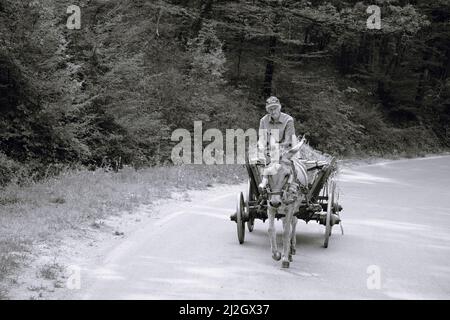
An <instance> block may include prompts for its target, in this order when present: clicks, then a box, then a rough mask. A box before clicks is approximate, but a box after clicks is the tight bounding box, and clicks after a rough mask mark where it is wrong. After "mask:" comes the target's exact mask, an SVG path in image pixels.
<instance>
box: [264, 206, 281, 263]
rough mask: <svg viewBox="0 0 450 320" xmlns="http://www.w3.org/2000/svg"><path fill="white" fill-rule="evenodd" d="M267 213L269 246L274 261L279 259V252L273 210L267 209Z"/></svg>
mask: <svg viewBox="0 0 450 320" xmlns="http://www.w3.org/2000/svg"><path fill="white" fill-rule="evenodd" d="M267 215H268V218H269V230H268V232H269V240H270V248H271V249H272V258H273V259H274V260H276V261H278V260H280V259H281V253H280V252H279V251H278V246H277V232H276V230H275V211H272V210H270V209H267Z"/></svg>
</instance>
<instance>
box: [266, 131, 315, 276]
mask: <svg viewBox="0 0 450 320" xmlns="http://www.w3.org/2000/svg"><path fill="white" fill-rule="evenodd" d="M303 143H304V139H303V140H302V141H301V142H300V143H298V144H297V145H296V146H295V147H293V148H292V149H290V150H288V151H286V152H284V153H283V154H282V156H281V157H280V160H279V162H277V161H272V162H271V163H270V164H269V165H268V166H267V167H265V168H264V170H263V179H262V182H261V184H260V185H259V187H260V189H262V190H264V189H265V190H266V191H267V192H266V194H267V195H268V201H267V216H268V220H269V229H268V233H269V240H270V247H271V250H272V258H273V259H274V260H276V261H279V260H280V259H281V260H282V263H281V266H282V268H289V262H292V255H295V246H296V234H295V233H296V226H297V220H298V219H297V217H295V216H294V213H295V212H296V211H298V208H299V206H300V204H301V202H302V200H303V199H304V198H305V194H304V192H305V190H306V188H307V186H308V175H307V170H306V167H305V166H304V164H302V163H301V162H300V161H292V160H293V159H292V157H293V156H294V155H295V154H296V153H297V152H298V151H299V150H300V148H301V146H302V145H303ZM277 213H278V215H281V216H283V217H282V221H283V250H282V254H281V253H280V252H279V251H278V246H277V238H276V230H275V216H276V214H277Z"/></svg>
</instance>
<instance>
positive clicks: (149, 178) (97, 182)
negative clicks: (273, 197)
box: [0, 165, 247, 299]
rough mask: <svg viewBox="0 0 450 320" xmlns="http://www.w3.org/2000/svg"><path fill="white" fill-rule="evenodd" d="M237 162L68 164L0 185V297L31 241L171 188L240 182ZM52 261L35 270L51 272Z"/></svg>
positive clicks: (4, 294)
mask: <svg viewBox="0 0 450 320" xmlns="http://www.w3.org/2000/svg"><path fill="white" fill-rule="evenodd" d="M246 176H247V174H246V171H245V168H244V167H243V166H242V165H217V166H206V165H188V166H178V167H158V168H147V169H142V170H134V169H132V168H128V167H127V168H124V169H122V170H120V171H119V172H117V173H116V172H111V171H104V170H102V169H99V170H96V171H88V170H74V171H66V172H63V173H62V174H61V175H59V176H57V177H54V178H49V179H47V180H44V181H41V182H39V183H33V184H30V185H28V186H25V187H19V186H17V185H9V186H7V187H4V188H3V189H0V299H6V298H7V287H8V280H9V276H10V275H11V274H13V273H14V271H15V270H17V268H18V267H20V266H21V265H23V264H24V262H25V258H24V256H25V253H26V252H27V250H30V247H31V245H32V244H35V243H39V242H42V241H44V242H45V241H51V240H52V239H54V237H55V235H56V234H57V233H58V232H60V231H64V230H67V229H77V228H80V227H82V226H87V225H89V226H91V227H95V226H96V224H97V222H96V221H97V220H98V219H103V218H105V217H107V216H110V215H115V214H120V213H121V212H126V211H129V212H131V211H132V210H133V209H134V208H136V207H137V206H139V205H141V204H150V203H152V202H153V201H155V200H158V199H162V198H170V197H171V193H172V191H186V190H192V189H204V188H207V187H210V186H212V185H213V184H218V183H219V184H220V183H229V184H234V183H239V182H243V181H244V180H245V178H246ZM54 269H55V266H48V268H45V269H43V270H40V271H39V272H40V273H41V276H42V277H43V278H52V277H53V274H54V271H55V270H54Z"/></svg>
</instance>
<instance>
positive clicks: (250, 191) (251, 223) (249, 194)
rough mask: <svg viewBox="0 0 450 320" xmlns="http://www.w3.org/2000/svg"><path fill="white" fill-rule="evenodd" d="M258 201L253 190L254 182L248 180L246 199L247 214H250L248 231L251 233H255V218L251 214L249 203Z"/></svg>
mask: <svg viewBox="0 0 450 320" xmlns="http://www.w3.org/2000/svg"><path fill="white" fill-rule="evenodd" d="M250 200H251V201H254V200H256V197H255V191H254V190H253V187H252V182H251V181H250V179H248V183H247V197H246V198H245V206H246V209H247V213H248V221H247V229H248V231H249V232H252V231H253V228H254V227H255V218H254V217H253V214H252V213H251V212H250V208H249V205H250V204H249V202H250Z"/></svg>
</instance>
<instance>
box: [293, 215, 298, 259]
mask: <svg viewBox="0 0 450 320" xmlns="http://www.w3.org/2000/svg"><path fill="white" fill-rule="evenodd" d="M297 222H298V218H297V217H295V216H294V217H292V231H291V254H292V255H295V253H296V250H295V247H296V245H297V234H296V233H297Z"/></svg>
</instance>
